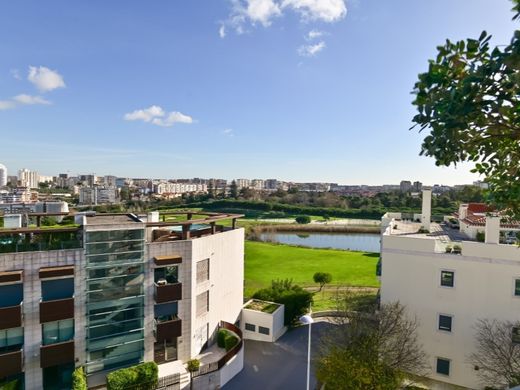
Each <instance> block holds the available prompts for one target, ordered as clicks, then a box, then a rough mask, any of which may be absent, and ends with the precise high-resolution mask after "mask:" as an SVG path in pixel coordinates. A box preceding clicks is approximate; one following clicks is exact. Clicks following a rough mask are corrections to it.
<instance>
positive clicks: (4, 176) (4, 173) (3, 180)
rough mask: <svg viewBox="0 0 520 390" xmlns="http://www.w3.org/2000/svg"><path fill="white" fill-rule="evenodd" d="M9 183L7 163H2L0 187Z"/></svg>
mask: <svg viewBox="0 0 520 390" xmlns="http://www.w3.org/2000/svg"><path fill="white" fill-rule="evenodd" d="M6 185H7V168H6V167H5V165H2V164H0V187H5V186H6Z"/></svg>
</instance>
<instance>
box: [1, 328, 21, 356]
mask: <svg viewBox="0 0 520 390" xmlns="http://www.w3.org/2000/svg"><path fill="white" fill-rule="evenodd" d="M22 347H23V328H11V329H2V330H0V351H1V352H10V351H18V350H19V349H21V348H22Z"/></svg>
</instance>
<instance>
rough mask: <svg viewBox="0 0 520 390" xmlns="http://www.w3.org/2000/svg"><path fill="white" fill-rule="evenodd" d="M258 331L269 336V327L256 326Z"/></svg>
mask: <svg viewBox="0 0 520 390" xmlns="http://www.w3.org/2000/svg"><path fill="white" fill-rule="evenodd" d="M258 333H262V334H266V335H268V336H269V328H265V327H263V326H259V327H258Z"/></svg>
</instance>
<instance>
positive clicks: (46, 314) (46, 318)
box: [40, 297, 74, 323]
mask: <svg viewBox="0 0 520 390" xmlns="http://www.w3.org/2000/svg"><path fill="white" fill-rule="evenodd" d="M68 318H74V297H71V298H65V299H56V300H52V301H40V323H44V322H51V321H58V320H66V319H68Z"/></svg>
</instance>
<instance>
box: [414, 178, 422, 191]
mask: <svg viewBox="0 0 520 390" xmlns="http://www.w3.org/2000/svg"><path fill="white" fill-rule="evenodd" d="M413 190H414V191H415V192H421V191H422V183H421V182H420V181H414V182H413Z"/></svg>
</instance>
